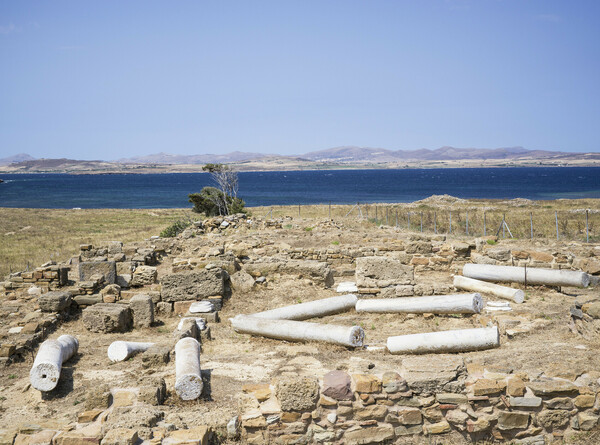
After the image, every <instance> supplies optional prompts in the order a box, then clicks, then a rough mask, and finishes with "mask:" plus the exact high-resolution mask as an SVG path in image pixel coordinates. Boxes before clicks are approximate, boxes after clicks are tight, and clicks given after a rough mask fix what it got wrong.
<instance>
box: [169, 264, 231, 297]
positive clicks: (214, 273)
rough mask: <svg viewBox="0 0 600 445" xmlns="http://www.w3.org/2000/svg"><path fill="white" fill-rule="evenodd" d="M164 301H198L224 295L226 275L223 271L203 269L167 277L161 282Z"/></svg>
mask: <svg viewBox="0 0 600 445" xmlns="http://www.w3.org/2000/svg"><path fill="white" fill-rule="evenodd" d="M161 284H162V287H161V296H162V299H163V301H183V300H198V299H202V298H206V297H210V296H212V295H223V292H224V289H225V286H224V275H223V271H222V270H221V269H202V270H200V271H197V272H182V273H174V274H170V275H166V276H165V277H164V278H163V279H162V281H161Z"/></svg>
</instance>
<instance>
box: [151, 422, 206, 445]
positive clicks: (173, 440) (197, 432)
mask: <svg viewBox="0 0 600 445" xmlns="http://www.w3.org/2000/svg"><path fill="white" fill-rule="evenodd" d="M211 438H212V430H211V428H210V427H208V426H197V427H194V428H190V429H188V430H177V431H172V432H171V433H169V435H168V436H167V437H166V438H165V439H163V441H162V444H163V445H208V444H209V443H210V441H211Z"/></svg>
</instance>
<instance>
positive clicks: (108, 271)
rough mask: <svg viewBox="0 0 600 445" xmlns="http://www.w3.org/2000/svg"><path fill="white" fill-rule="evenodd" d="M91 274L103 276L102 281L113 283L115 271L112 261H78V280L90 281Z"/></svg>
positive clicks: (115, 275)
mask: <svg viewBox="0 0 600 445" xmlns="http://www.w3.org/2000/svg"><path fill="white" fill-rule="evenodd" d="M93 275H101V276H102V277H104V283H106V284H114V283H115V280H116V277H117V272H116V267H115V262H114V261H85V262H82V263H79V281H90V280H92V276H93Z"/></svg>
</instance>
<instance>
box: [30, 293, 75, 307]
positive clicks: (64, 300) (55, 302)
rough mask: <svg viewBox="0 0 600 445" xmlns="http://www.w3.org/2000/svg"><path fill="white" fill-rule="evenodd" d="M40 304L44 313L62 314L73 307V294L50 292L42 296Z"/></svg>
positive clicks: (39, 300)
mask: <svg viewBox="0 0 600 445" xmlns="http://www.w3.org/2000/svg"><path fill="white" fill-rule="evenodd" d="M38 304H39V306H40V309H41V310H42V312H60V311H63V310H65V309H67V308H68V307H69V306H70V305H71V294H70V293H68V292H61V291H54V292H48V293H46V294H43V295H42V296H40V298H39V299H38Z"/></svg>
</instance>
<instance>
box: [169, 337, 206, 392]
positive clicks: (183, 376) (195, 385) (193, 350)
mask: <svg viewBox="0 0 600 445" xmlns="http://www.w3.org/2000/svg"><path fill="white" fill-rule="evenodd" d="M203 388H204V383H203V382H202V376H201V375H200V343H198V341H197V340H196V339H195V338H192V337H185V338H182V339H181V340H179V341H178V342H177V344H176V345H175V392H177V395H178V396H179V397H180V398H181V399H182V400H195V399H197V398H198V397H200V394H202V389H203Z"/></svg>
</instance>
